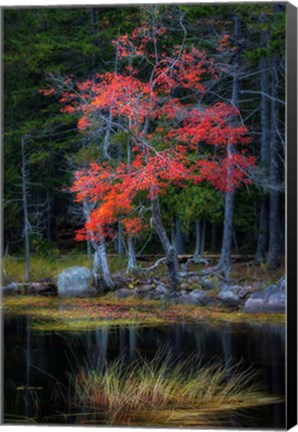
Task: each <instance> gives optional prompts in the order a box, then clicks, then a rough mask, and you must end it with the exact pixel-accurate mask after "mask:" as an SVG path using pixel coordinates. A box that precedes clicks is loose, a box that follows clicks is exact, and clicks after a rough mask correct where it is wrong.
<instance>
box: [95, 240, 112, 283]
mask: <svg viewBox="0 0 298 432" xmlns="http://www.w3.org/2000/svg"><path fill="white" fill-rule="evenodd" d="M92 245H93V247H94V250H95V254H94V262H93V274H94V276H95V278H96V280H97V281H99V280H100V279H102V280H103V282H104V284H105V286H106V287H107V288H109V289H113V288H114V286H115V284H114V282H113V280H112V277H111V273H110V268H109V264H108V257H107V251H106V242H105V239H104V238H101V239H100V240H99V241H98V242H94V241H93V242H92Z"/></svg>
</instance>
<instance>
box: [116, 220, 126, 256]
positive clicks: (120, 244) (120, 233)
mask: <svg viewBox="0 0 298 432" xmlns="http://www.w3.org/2000/svg"><path fill="white" fill-rule="evenodd" d="M117 253H118V255H119V256H120V257H123V256H124V253H125V248H124V238H123V227H122V224H121V222H120V221H118V238H117Z"/></svg>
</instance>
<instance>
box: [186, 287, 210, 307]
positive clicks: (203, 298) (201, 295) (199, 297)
mask: <svg viewBox="0 0 298 432" xmlns="http://www.w3.org/2000/svg"><path fill="white" fill-rule="evenodd" d="M189 295H191V296H192V297H194V298H195V299H196V301H197V303H198V304H199V305H202V306H205V305H206V304H208V303H210V302H211V300H212V299H211V297H209V296H208V294H206V293H205V291H201V290H197V289H196V290H193V291H192V292H191V293H190V294H189Z"/></svg>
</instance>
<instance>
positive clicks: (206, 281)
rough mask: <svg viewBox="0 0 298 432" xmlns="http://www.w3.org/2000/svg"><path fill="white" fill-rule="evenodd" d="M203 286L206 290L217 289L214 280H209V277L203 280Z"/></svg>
mask: <svg viewBox="0 0 298 432" xmlns="http://www.w3.org/2000/svg"><path fill="white" fill-rule="evenodd" d="M201 286H202V288H203V289H206V290H212V289H213V288H215V285H214V282H212V280H211V279H209V278H208V277H204V278H203V279H202V280H201Z"/></svg>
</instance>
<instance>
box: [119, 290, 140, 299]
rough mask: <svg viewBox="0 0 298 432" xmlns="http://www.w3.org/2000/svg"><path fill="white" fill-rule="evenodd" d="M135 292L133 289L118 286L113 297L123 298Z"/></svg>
mask: <svg viewBox="0 0 298 432" xmlns="http://www.w3.org/2000/svg"><path fill="white" fill-rule="evenodd" d="M134 294H135V292H134V290H132V289H130V288H120V289H118V290H117V291H116V292H115V297H116V298H117V299H124V298H127V297H131V296H133V295H134Z"/></svg>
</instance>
